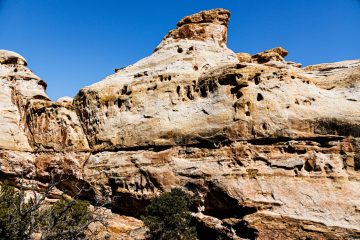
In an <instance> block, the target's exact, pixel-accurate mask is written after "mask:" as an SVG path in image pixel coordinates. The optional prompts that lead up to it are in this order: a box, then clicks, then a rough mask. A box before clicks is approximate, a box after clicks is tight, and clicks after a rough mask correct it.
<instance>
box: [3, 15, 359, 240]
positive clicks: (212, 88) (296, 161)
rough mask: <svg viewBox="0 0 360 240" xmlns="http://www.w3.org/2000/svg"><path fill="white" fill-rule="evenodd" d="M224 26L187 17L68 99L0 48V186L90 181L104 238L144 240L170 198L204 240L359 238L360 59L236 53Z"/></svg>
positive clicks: (66, 186) (221, 21)
mask: <svg viewBox="0 0 360 240" xmlns="http://www.w3.org/2000/svg"><path fill="white" fill-rule="evenodd" d="M229 17H230V13H229V12H228V11H227V10H224V9H215V10H210V11H203V12H200V13H197V14H194V15H191V16H188V17H185V18H183V19H182V20H180V21H179V23H178V24H177V26H176V29H174V30H172V31H170V32H169V34H167V35H166V36H165V37H164V39H163V40H162V41H161V43H160V44H159V45H158V46H157V47H156V49H155V51H154V52H153V54H152V55H150V56H149V57H147V58H144V59H142V60H140V61H139V62H137V63H135V64H133V65H130V66H128V67H126V68H124V69H120V70H117V71H116V73H115V74H113V75H111V76H109V77H107V78H105V79H103V80H102V81H100V82H98V83H95V84H93V85H91V86H88V87H85V88H83V89H81V90H80V91H79V93H78V94H77V96H76V97H75V99H74V100H72V99H70V98H61V99H59V100H58V101H56V102H54V101H50V100H49V98H48V97H47V95H46V93H45V90H46V83H45V82H44V81H42V80H41V79H40V78H39V77H38V76H36V75H35V74H33V73H32V72H31V70H29V69H28V68H27V63H26V60H25V59H24V58H23V57H21V56H20V55H18V54H16V53H14V52H10V51H5V50H1V51H0V84H1V88H0V112H1V114H0V119H1V125H0V179H1V180H5V179H6V180H10V181H12V182H13V184H15V185H16V184H19V178H20V177H21V178H25V179H28V180H29V181H31V182H33V183H36V184H37V186H38V189H39V191H41V189H42V188H43V187H44V184H45V183H46V182H47V181H49V178H50V173H51V172H55V173H56V174H62V175H66V176H67V181H66V182H64V183H63V184H62V185H61V186H60V187H59V191H60V192H61V191H66V193H68V194H71V192H72V191H74V189H72V188H73V187H72V186H74V184H77V183H85V184H87V185H88V186H89V187H90V191H88V192H87V193H86V194H84V196H83V197H84V198H88V199H96V200H97V201H99V202H109V203H110V204H108V208H109V209H111V210H112V212H113V214H112V215H111V216H112V221H111V224H110V227H109V229H107V230H104V231H105V232H107V233H108V234H111V235H112V238H113V239H142V238H143V232H144V229H143V227H142V223H141V221H139V220H138V219H136V218H138V217H139V216H140V215H141V214H142V211H143V210H144V207H145V206H146V205H147V204H148V203H149V200H150V199H151V198H152V197H154V196H156V195H157V194H159V193H161V192H163V191H168V190H170V189H171V188H173V187H182V188H183V189H184V190H186V191H188V192H189V193H190V194H191V195H193V197H194V198H195V199H196V204H195V206H194V209H193V211H194V213H193V215H194V219H195V220H196V222H197V228H198V231H199V234H200V236H199V237H200V238H201V239H212V238H214V237H216V236H217V235H218V234H220V235H221V236H223V237H224V238H225V239H255V238H257V239H358V238H360V122H359V119H360V104H359V103H360V60H353V61H344V62H339V63H328V64H320V65H314V66H308V67H305V68H301V65H300V64H297V63H294V62H288V61H286V60H285V59H284V57H286V55H287V54H288V53H287V51H286V50H284V49H282V48H280V47H278V48H274V49H270V50H267V51H264V52H261V53H258V54H255V55H250V54H247V53H238V54H236V53H234V52H233V51H231V50H230V49H228V48H227V46H226V41H227V30H228V22H229ZM54 198H56V196H54Z"/></svg>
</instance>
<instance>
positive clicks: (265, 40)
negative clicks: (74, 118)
mask: <svg viewBox="0 0 360 240" xmlns="http://www.w3.org/2000/svg"><path fill="white" fill-rule="evenodd" d="M218 7H223V8H227V9H229V10H230V11H231V12H232V15H231V22H230V29H229V42H228V46H229V47H230V48H231V49H233V50H234V51H235V52H249V53H256V52H259V51H262V50H266V49H269V48H272V47H276V46H282V47H284V48H286V49H287V50H289V52H290V54H289V56H288V58H287V59H288V60H292V61H296V62H301V63H303V64H304V65H309V64H316V63H321V62H333V61H340V60H347V59H359V58H360V0H297V1H296V0H178V1H170V0H152V1H145V0H143V1H136V0H133V1H121V0H33V1H30V0H0V49H8V50H12V51H16V52H18V53H20V54H21V55H23V56H24V57H25V58H26V59H27V60H28V62H29V66H30V68H31V69H32V70H33V71H34V72H35V73H36V74H37V75H39V76H40V77H41V78H43V79H44V80H45V81H46V82H47V83H48V90H47V92H48V94H49V96H50V98H52V99H54V100H56V99H57V98H59V97H61V96H65V95H68V96H72V97H73V96H75V94H76V93H77V92H78V91H79V89H80V88H81V87H84V86H87V85H90V84H92V83H95V82H98V81H100V80H101V79H102V78H104V77H105V76H107V75H109V74H111V73H113V70H114V69H115V68H118V67H123V66H127V65H129V64H131V63H134V62H136V61H137V60H139V59H141V58H143V57H145V56H147V55H149V54H150V53H151V52H152V51H153V49H154V48H155V47H156V45H157V44H158V43H159V42H160V41H161V39H162V38H163V36H164V35H165V34H166V33H167V32H168V31H169V30H170V29H173V28H174V27H175V24H176V23H177V21H178V20H179V19H180V18H182V17H183V16H185V15H189V14H192V13H195V12H198V11H200V10H205V9H211V8H218Z"/></svg>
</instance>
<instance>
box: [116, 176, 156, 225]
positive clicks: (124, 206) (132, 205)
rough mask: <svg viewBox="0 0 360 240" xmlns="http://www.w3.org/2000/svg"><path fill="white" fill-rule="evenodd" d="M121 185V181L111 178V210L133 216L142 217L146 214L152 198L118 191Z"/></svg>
mask: <svg viewBox="0 0 360 240" xmlns="http://www.w3.org/2000/svg"><path fill="white" fill-rule="evenodd" d="M120 185H121V184H120V182H118V181H117V180H116V179H114V178H110V179H109V186H110V188H111V192H112V201H111V203H110V206H111V211H112V212H114V213H117V214H124V215H127V216H131V217H137V218H138V217H140V216H141V215H142V214H144V211H145V208H146V206H147V205H148V204H149V203H150V199H147V198H145V197H139V196H136V195H134V194H132V193H130V192H118V191H117V189H118V187H119V186H120Z"/></svg>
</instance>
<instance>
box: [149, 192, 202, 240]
mask: <svg viewBox="0 0 360 240" xmlns="http://www.w3.org/2000/svg"><path fill="white" fill-rule="evenodd" d="M191 203H192V201H191V198H190V197H189V195H188V194H186V193H185V192H184V191H182V190H181V189H177V188H175V189H173V190H172V191H171V192H166V193H163V194H161V195H160V196H159V197H157V198H155V199H154V200H153V201H152V202H151V203H150V204H149V206H148V207H147V208H146V210H145V216H143V217H142V219H143V221H144V223H145V225H146V226H147V227H148V228H149V238H150V239H156V240H168V239H174V240H193V239H196V230H195V227H192V226H191V224H190V222H191V214H190V212H189V208H190V205H191Z"/></svg>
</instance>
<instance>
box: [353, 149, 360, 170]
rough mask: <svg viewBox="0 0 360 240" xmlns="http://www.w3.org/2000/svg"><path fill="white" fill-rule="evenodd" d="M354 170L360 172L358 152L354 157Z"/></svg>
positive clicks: (359, 154) (359, 153) (359, 155)
mask: <svg viewBox="0 0 360 240" xmlns="http://www.w3.org/2000/svg"><path fill="white" fill-rule="evenodd" d="M354 170H355V171H360V151H359V152H358V151H357V152H356V153H355V156H354Z"/></svg>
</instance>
